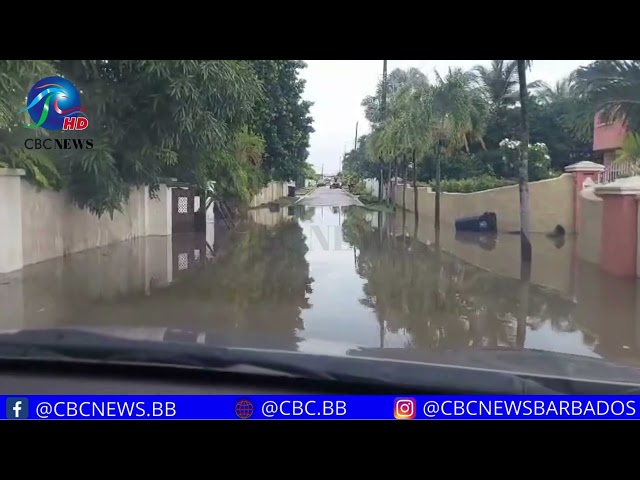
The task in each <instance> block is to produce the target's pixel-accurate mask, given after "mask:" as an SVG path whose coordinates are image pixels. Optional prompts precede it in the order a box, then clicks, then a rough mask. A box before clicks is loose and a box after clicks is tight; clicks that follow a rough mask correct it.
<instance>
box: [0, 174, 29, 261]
mask: <svg viewBox="0 0 640 480" xmlns="http://www.w3.org/2000/svg"><path fill="white" fill-rule="evenodd" d="M24 174H25V171H24V170H22V169H19V168H0V273H7V272H12V271H14V270H20V269H21V268H22V267H23V257H22V190H21V186H20V178H21V177H22V176H23V175H24Z"/></svg>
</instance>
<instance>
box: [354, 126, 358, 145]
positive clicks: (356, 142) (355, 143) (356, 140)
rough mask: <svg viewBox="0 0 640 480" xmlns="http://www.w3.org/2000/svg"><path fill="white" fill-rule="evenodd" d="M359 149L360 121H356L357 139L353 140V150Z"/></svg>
mask: <svg viewBox="0 0 640 480" xmlns="http://www.w3.org/2000/svg"><path fill="white" fill-rule="evenodd" d="M357 149H358V122H356V139H355V140H354V141H353V150H357Z"/></svg>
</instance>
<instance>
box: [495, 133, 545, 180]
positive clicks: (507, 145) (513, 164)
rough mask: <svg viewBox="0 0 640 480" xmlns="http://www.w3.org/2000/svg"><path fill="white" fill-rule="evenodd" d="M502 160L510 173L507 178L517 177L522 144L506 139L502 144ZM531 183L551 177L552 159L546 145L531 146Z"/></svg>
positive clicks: (536, 144) (535, 144)
mask: <svg viewBox="0 0 640 480" xmlns="http://www.w3.org/2000/svg"><path fill="white" fill-rule="evenodd" d="M500 151H501V152H502V159H503V161H504V163H505V166H506V168H505V169H506V171H507V172H508V175H507V177H509V178H515V177H516V176H517V171H518V168H519V167H518V166H519V164H520V142H519V141H518V140H509V139H508V138H505V139H504V140H502V142H500ZM528 166H529V181H536V180H542V179H544V178H548V177H549V176H550V175H551V172H550V168H551V157H550V156H549V150H548V149H547V146H546V145H545V144H544V143H534V144H530V145H529V164H528Z"/></svg>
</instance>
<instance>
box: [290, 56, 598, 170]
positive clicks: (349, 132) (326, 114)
mask: <svg viewBox="0 0 640 480" xmlns="http://www.w3.org/2000/svg"><path fill="white" fill-rule="evenodd" d="M305 61H306V63H307V68H305V69H304V70H302V71H301V74H300V76H301V77H302V78H304V79H305V80H306V81H307V83H306V86H305V92H304V98H305V100H310V101H312V102H314V105H313V106H312V107H311V116H312V117H313V119H314V122H313V128H314V129H315V132H314V133H312V134H311V139H310V148H309V162H310V163H311V164H312V165H313V166H314V167H315V169H316V171H317V172H318V173H320V172H321V170H322V168H323V165H324V173H325V174H332V173H337V172H338V170H339V168H340V162H341V161H342V156H343V155H344V153H345V151H348V150H350V149H351V148H353V144H354V140H355V134H356V122H358V136H360V135H362V134H365V133H367V132H368V131H369V124H368V122H367V120H366V119H365V118H364V109H363V108H362V107H361V106H360V102H361V101H362V99H363V98H364V97H366V96H367V95H371V94H373V93H374V91H375V87H376V83H377V82H378V81H379V79H381V78H382V60H305ZM590 62H592V60H534V61H533V64H532V68H531V71H530V72H528V78H527V79H528V80H530V81H534V80H542V81H545V82H547V83H549V84H553V83H554V82H555V81H556V80H560V79H561V78H564V77H566V76H567V75H568V74H569V73H571V71H572V70H575V69H576V68H577V67H579V66H581V65H587V64H588V63H590ZM490 63H491V60H388V61H387V71H388V72H391V71H392V70H393V69H395V68H402V69H406V68H409V67H416V68H418V69H420V70H422V71H423V72H424V73H425V74H426V75H427V77H429V79H430V80H432V79H433V71H434V69H435V70H437V71H438V72H440V73H441V74H443V73H446V71H447V69H448V68H449V67H461V68H464V69H470V68H472V67H473V66H475V65H478V64H483V65H489V64H490Z"/></svg>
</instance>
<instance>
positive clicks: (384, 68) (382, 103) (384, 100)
mask: <svg viewBox="0 0 640 480" xmlns="http://www.w3.org/2000/svg"><path fill="white" fill-rule="evenodd" d="M382 62H383V63H382V98H381V101H380V114H381V117H382V118H381V123H382V124H383V125H384V121H385V119H386V118H387V61H386V60H383V61H382ZM379 160H380V179H379V180H378V201H379V202H381V201H382V185H383V183H384V168H383V164H382V156H381V157H380V159H379Z"/></svg>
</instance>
